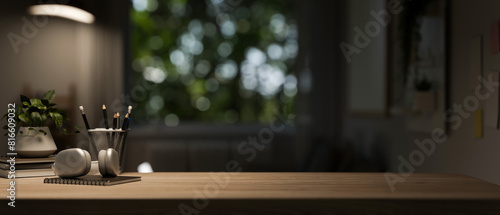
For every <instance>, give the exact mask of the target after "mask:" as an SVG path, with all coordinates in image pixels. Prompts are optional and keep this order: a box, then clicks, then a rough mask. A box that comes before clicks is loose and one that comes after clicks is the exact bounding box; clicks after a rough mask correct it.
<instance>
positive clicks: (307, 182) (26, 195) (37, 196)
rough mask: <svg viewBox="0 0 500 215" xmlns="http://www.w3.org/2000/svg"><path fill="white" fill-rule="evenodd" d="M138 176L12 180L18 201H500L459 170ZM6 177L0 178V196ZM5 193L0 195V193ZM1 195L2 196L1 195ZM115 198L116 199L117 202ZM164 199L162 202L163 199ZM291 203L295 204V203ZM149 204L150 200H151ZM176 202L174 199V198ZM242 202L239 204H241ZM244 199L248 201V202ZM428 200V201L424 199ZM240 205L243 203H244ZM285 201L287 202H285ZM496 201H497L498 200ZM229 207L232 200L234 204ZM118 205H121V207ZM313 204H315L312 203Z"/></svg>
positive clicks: (493, 189) (491, 187) (492, 189)
mask: <svg viewBox="0 0 500 215" xmlns="http://www.w3.org/2000/svg"><path fill="white" fill-rule="evenodd" d="M123 175H129V176H142V181H140V182H133V183H128V184H121V185H114V186H83V185H60V184H44V183H43V178H44V177H41V178H40V177H38V178H22V179H17V180H16V185H17V187H16V191H17V192H16V200H17V201H19V202H23V200H24V201H28V200H29V202H36V201H40V200H43V201H46V200H56V201H57V200H64V201H68V200H80V201H81V200H122V201H127V200H130V201H137V200H176V201H177V200H178V201H183V200H188V202H189V200H193V199H208V200H211V201H212V202H214V201H215V200H258V201H269V200H279V201H289V200H293V201H290V202H296V203H300V202H304V201H306V202H307V200H314V201H316V202H325V201H326V202H328V201H332V200H340V201H344V203H345V201H349V200H357V201H358V202H359V201H370V200H372V201H378V202H380V201H383V202H388V201H391V200H395V201H402V200H411V201H413V202H415V201H422V202H431V203H432V202H440V204H441V203H444V202H452V203H453V202H455V203H460V205H467V204H462V203H478V202H484V203H485V204H486V203H488V204H489V203H491V202H496V203H500V186H498V185H495V184H492V183H488V182H485V181H482V180H479V179H475V178H472V177H468V176H463V175H452V174H426V173H415V174H413V175H412V176H410V177H407V178H406V180H405V181H404V182H403V183H398V184H396V185H395V190H394V192H392V191H391V189H389V186H388V184H387V181H386V179H385V177H384V174H383V173H184V172H183V173H149V174H144V173H141V174H140V173H126V174H123ZM9 182H10V180H7V179H0V188H1V189H0V196H7V193H6V188H7V187H8V183H9ZM2 198H4V197H2ZM4 199H5V198H4ZM119 202H120V201H119ZM163 203H164V201H163ZM296 203H294V204H296ZM151 204H152V203H151ZM176 204H177V203H176ZM242 204H243V203H242ZM247 204H251V203H249V202H247ZM426 204H427V203H426ZM243 205H245V204H243ZM287 205H288V204H287ZM498 205H500V204H498ZM233 206H234V204H233ZM122 207H123V206H122ZM316 208H318V207H316Z"/></svg>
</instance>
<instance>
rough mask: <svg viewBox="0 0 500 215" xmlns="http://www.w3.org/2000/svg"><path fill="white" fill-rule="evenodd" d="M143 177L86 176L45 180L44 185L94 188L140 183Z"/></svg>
mask: <svg viewBox="0 0 500 215" xmlns="http://www.w3.org/2000/svg"><path fill="white" fill-rule="evenodd" d="M140 180H141V176H116V177H112V178H105V177H102V176H100V175H86V176H81V177H77V178H59V177H55V178H45V179H44V180H43V183H46V184H72V185H94V186H111V185H116V184H124V183H130V182H135V181H140Z"/></svg>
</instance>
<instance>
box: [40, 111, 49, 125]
mask: <svg viewBox="0 0 500 215" xmlns="http://www.w3.org/2000/svg"><path fill="white" fill-rule="evenodd" d="M40 116H41V117H42V120H41V122H40V125H45V123H46V122H47V120H49V117H48V116H47V114H45V113H43V114H40Z"/></svg>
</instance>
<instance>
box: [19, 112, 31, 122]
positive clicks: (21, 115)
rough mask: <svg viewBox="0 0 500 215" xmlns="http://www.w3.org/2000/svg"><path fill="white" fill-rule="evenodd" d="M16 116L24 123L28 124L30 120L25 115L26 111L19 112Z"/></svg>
mask: <svg viewBox="0 0 500 215" xmlns="http://www.w3.org/2000/svg"><path fill="white" fill-rule="evenodd" d="M17 117H18V118H19V120H21V122H24V123H26V124H29V122H30V119H29V117H27V116H26V113H22V114H19V116H17Z"/></svg>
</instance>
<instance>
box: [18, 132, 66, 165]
mask: <svg viewBox="0 0 500 215" xmlns="http://www.w3.org/2000/svg"><path fill="white" fill-rule="evenodd" d="M29 128H33V129H35V130H34V131H30V130H28V129H29ZM39 130H43V131H45V132H47V134H44V133H42V132H39ZM21 131H22V133H21ZM56 150H57V146H56V143H55V142H54V138H52V134H51V133H50V130H49V127H47V126H45V127H20V128H19V131H18V132H17V136H16V152H17V155H19V156H21V157H47V156H49V155H51V154H52V153H54V152H55V151H56Z"/></svg>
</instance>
